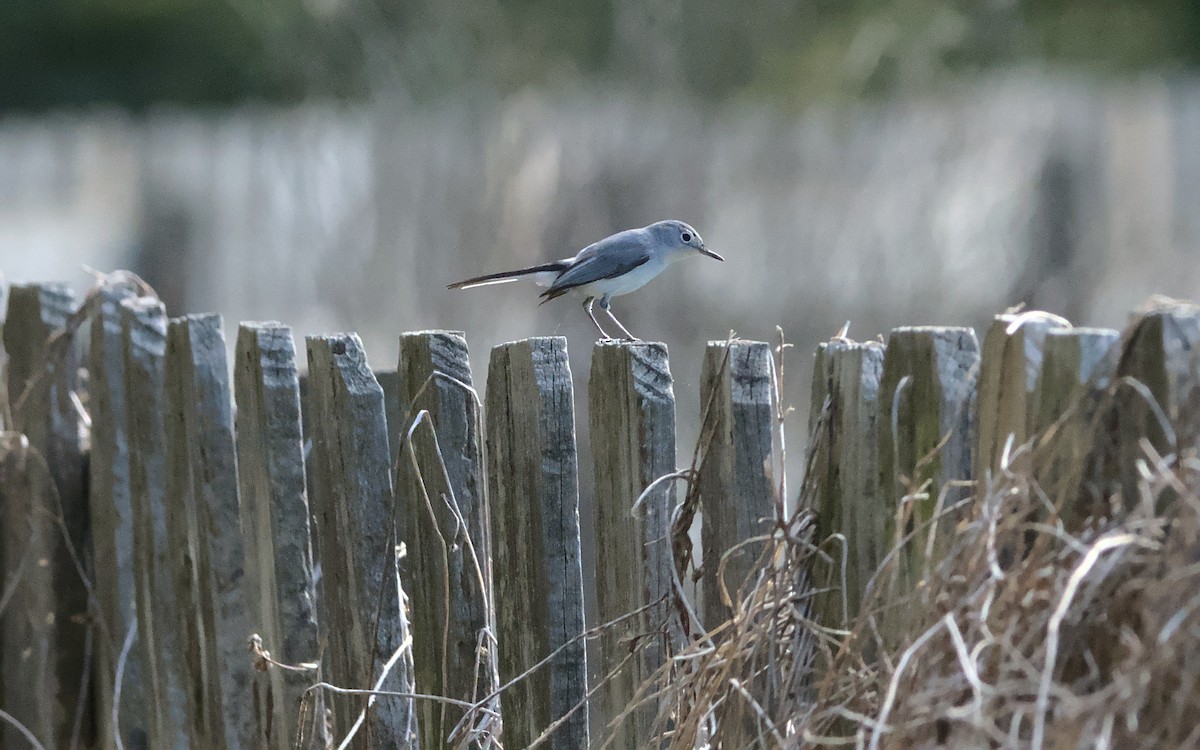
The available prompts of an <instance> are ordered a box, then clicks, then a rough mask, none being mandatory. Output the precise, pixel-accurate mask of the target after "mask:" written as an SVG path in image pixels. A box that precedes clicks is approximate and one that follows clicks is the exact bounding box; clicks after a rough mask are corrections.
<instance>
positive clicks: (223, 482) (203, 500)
mask: <svg viewBox="0 0 1200 750" xmlns="http://www.w3.org/2000/svg"><path fill="white" fill-rule="evenodd" d="M165 383H166V385H165V388H166V393H167V396H168V398H167V415H166V419H167V421H168V425H169V427H168V430H167V439H168V450H169V455H170V462H169V465H168V466H169V469H168V470H169V472H170V473H171V475H172V477H173V479H174V481H173V482H172V483H170V484H169V486H168V503H169V505H168V508H169V511H168V512H169V513H170V512H174V511H178V510H183V511H184V513H185V515H186V521H185V523H186V547H187V549H188V550H189V552H190V559H186V558H185V559H181V558H179V557H177V559H176V562H177V563H180V564H182V565H183V566H184V567H183V568H182V569H179V573H180V576H179V577H178V578H177V584H183V585H187V584H188V583H189V582H188V581H187V580H186V579H187V578H188V577H192V578H193V580H192V581H190V584H191V585H193V586H195V587H197V588H196V592H197V593H198V598H197V600H196V601H195V602H193V605H195V606H196V607H197V608H196V609H188V608H187V607H186V606H185V609H184V613H185V616H187V618H188V619H187V624H186V626H185V630H186V631H187V633H188V638H187V639H186V640H185V644H186V647H187V648H188V649H189V653H188V657H189V658H196V657H199V667H200V669H199V670H198V671H194V672H192V674H191V677H192V679H193V682H192V683H191V686H192V689H193V690H195V691H196V692H197V694H201V693H202V694H204V695H205V699H204V702H203V704H202V705H200V706H197V709H198V711H199V714H198V716H199V717H200V719H201V721H200V722H198V723H197V724H196V729H197V731H198V732H202V733H203V735H204V742H211V743H213V744H212V745H208V746H213V747H222V746H224V747H229V748H236V747H250V746H252V745H253V742H254V737H255V730H254V718H253V702H252V700H251V692H250V659H249V657H248V654H247V648H246V644H247V641H248V639H249V637H250V634H251V633H252V632H253V627H252V625H251V620H250V617H249V609H248V606H247V605H248V602H247V600H246V597H245V591H244V590H243V584H244V581H243V577H244V573H245V559H244V548H243V544H242V535H241V527H240V519H239V513H238V487H237V461H236V458H235V455H234V444H233V418H232V404H231V400H230V389H229V371H228V368H227V362H226V355H225V335H224V332H223V331H222V327H221V318H220V316H218V315H190V316H186V317H183V318H173V319H172V320H171V321H170V324H169V326H168V329H167V352H166V374H165ZM185 476H186V477H187V478H188V479H189V480H190V486H188V485H189V483H188V482H185V481H183V478H184V477H185ZM172 489H174V490H176V491H177V492H179V493H180V494H174V493H172V492H171V490H172ZM188 566H191V567H190V570H189V569H188ZM194 628H195V632H193V629H194ZM196 678H199V682H196V681H195V680H196ZM201 727H204V728H203V730H201ZM195 741H197V742H199V741H200V739H199V737H198V738H197V739H196V740H195Z"/></svg>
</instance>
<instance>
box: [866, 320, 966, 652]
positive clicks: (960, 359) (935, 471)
mask: <svg viewBox="0 0 1200 750" xmlns="http://www.w3.org/2000/svg"><path fill="white" fill-rule="evenodd" d="M978 368H979V344H978V342H977V341H976V339H975V332H974V331H973V330H971V329H970V328H942V327H915V328H897V329H895V330H893V331H892V333H891V336H890V337H889V338H888V344H887V353H886V354H885V355H884V362H883V376H882V380H881V383H880V393H879V406H880V416H881V418H880V421H879V424H878V434H879V496H880V501H881V508H880V511H881V512H882V513H884V514H885V517H886V518H888V519H889V524H888V540H887V545H888V547H889V548H890V547H892V546H894V545H895V544H896V543H897V542H898V541H899V540H901V539H902V538H905V537H906V535H908V534H914V536H913V538H912V541H910V542H908V543H907V545H906V547H905V553H904V554H902V555H900V558H899V565H898V566H897V568H896V570H897V573H898V579H899V580H898V584H899V587H900V588H899V589H898V590H897V593H898V594H901V595H902V594H903V593H904V592H911V591H914V590H915V587H916V586H917V584H918V582H919V581H920V580H921V579H922V577H923V576H924V575H925V573H926V571H925V569H924V565H925V550H926V547H927V545H926V540H927V539H928V537H929V535H930V534H933V535H934V537H935V540H936V539H945V538H947V536H948V535H949V534H950V532H951V531H952V530H953V528H954V524H955V523H956V519H957V518H958V515H957V514H943V513H941V511H942V510H943V509H945V508H950V507H952V506H954V504H955V503H957V502H958V501H960V500H963V499H964V498H965V497H967V496H968V495H969V494H970V490H969V488H967V487H966V486H959V485H956V484H955V483H956V482H963V481H966V480H970V479H972V476H973V475H972V447H973V446H974V444H975V437H974V434H973V427H974V421H975V420H974V408H975V382H976V379H977V377H978ZM926 482H928V485H926ZM917 488H922V491H921V492H920V493H918V494H914V492H915V490H916V489H917ZM935 518H936V519H937V523H936V524H934V523H933V521H934V519H935ZM936 549H937V547H936V546H935V558H936V556H937V552H936ZM893 580H896V579H893ZM901 619H902V618H901ZM900 630H902V628H900Z"/></svg>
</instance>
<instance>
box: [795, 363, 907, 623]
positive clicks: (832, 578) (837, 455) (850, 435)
mask: <svg viewBox="0 0 1200 750" xmlns="http://www.w3.org/2000/svg"><path fill="white" fill-rule="evenodd" d="M884 352H885V347H884V345H883V344H881V343H878V342H874V341H869V342H864V343H859V342H854V341H847V340H835V341H829V342H826V343H823V344H821V345H820V346H819V348H818V350H817V355H816V358H815V362H814V367H813V380H812V393H813V399H812V403H813V410H814V414H813V416H812V418H811V419H810V422H812V423H813V429H814V430H815V429H818V428H819V429H821V430H822V431H823V434H822V435H821V436H820V437H822V438H823V441H824V442H823V444H822V445H821V449H820V454H819V457H818V460H817V461H815V462H814V463H813V464H811V466H812V471H814V472H816V474H815V476H814V480H815V481H816V482H817V488H816V503H815V505H816V507H815V508H814V509H813V510H814V511H815V512H816V513H817V518H818V528H819V533H818V538H820V539H826V538H828V537H829V536H830V535H831V534H841V535H843V536H844V537H845V560H846V567H845V586H846V588H845V605H846V606H845V613H846V614H848V615H849V616H850V617H854V615H855V614H856V613H857V612H858V610H859V606H860V603H861V601H862V596H863V593H864V590H865V587H866V584H867V581H868V580H869V579H870V577H871V575H872V574H873V573H874V572H875V570H876V569H877V567H878V566H879V563H880V562H881V561H882V559H883V555H884V554H886V551H887V548H888V545H887V540H886V539H885V538H884V537H885V535H886V533H887V531H886V529H887V524H886V522H885V513H884V512H882V509H881V507H880V500H879V488H878V483H877V481H876V477H877V476H878V472H879V437H878V430H879V381H880V378H881V376H882V374H883V358H884ZM822 410H824V411H823V415H824V416H823V417H822ZM819 420H820V421H819ZM818 421H819V424H818ZM813 437H814V439H817V438H818V436H817V435H815V434H814V436H813ZM842 550H843V548H842V547H841V546H840V545H837V544H833V543H830V544H828V545H827V547H826V551H827V552H829V554H830V555H831V556H833V557H834V558H835V559H836V564H835V566H834V567H833V568H832V569H831V570H829V571H828V573H829V574H828V575H826V576H824V577H823V578H821V579H818V585H819V586H820V587H837V588H838V589H839V590H840V588H841V586H842V583H843V581H842V575H841V563H842V561H841V553H842ZM841 604H842V600H841V595H840V594H839V595H836V596H834V597H831V598H829V600H828V601H827V602H825V606H826V607H833V609H832V610H828V611H827V612H826V615H825V617H827V618H828V619H827V620H826V621H827V622H829V623H830V624H836V623H840V622H841V618H842V614H843V610H842V606H841ZM837 626H838V627H840V625H837Z"/></svg>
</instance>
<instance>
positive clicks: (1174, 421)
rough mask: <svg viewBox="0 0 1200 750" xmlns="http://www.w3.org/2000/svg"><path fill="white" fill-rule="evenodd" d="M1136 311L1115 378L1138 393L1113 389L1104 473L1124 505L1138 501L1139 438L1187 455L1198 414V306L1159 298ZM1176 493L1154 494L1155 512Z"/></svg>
mask: <svg viewBox="0 0 1200 750" xmlns="http://www.w3.org/2000/svg"><path fill="white" fill-rule="evenodd" d="M1139 313H1140V314H1139V316H1138V318H1137V320H1136V321H1135V323H1134V324H1133V326H1132V328H1131V329H1130V331H1129V334H1128V338H1127V339H1126V341H1125V344H1124V348H1123V349H1122V351H1121V358H1120V361H1119V363H1118V364H1117V370H1116V373H1115V375H1114V378H1116V379H1121V378H1130V379H1132V380H1134V381H1136V382H1138V383H1140V384H1142V386H1144V388H1143V389H1142V392H1138V391H1137V390H1135V389H1134V388H1133V387H1132V386H1130V385H1122V387H1121V389H1120V390H1119V391H1118V394H1117V401H1116V404H1115V423H1116V428H1117V446H1116V455H1115V456H1113V457H1111V458H1110V463H1109V467H1108V476H1109V477H1113V478H1116V479H1117V480H1118V481H1119V484H1120V491H1121V494H1122V496H1123V499H1124V502H1125V506H1126V507H1127V508H1129V507H1133V506H1134V505H1135V504H1136V503H1138V502H1139V501H1140V495H1139V485H1140V483H1141V481H1142V480H1141V472H1140V471H1139V470H1138V467H1137V463H1138V461H1139V460H1141V459H1143V458H1146V457H1147V455H1146V451H1145V449H1144V448H1143V445H1142V440H1143V438H1144V439H1147V440H1148V441H1149V442H1150V444H1151V445H1152V446H1153V447H1154V449H1155V450H1156V451H1157V452H1158V454H1159V455H1160V456H1165V455H1167V454H1175V455H1176V456H1182V455H1187V454H1188V453H1189V452H1191V451H1194V450H1195V449H1196V448H1197V445H1198V444H1200V419H1198V418H1197V413H1196V412H1197V406H1196V404H1197V402H1198V401H1200V374H1198V373H1197V360H1196V356H1195V352H1196V350H1197V349H1198V348H1200V306H1197V305H1193V304H1190V303H1181V302H1174V301H1170V300H1163V301H1156V302H1154V303H1152V305H1151V306H1149V307H1148V308H1146V309H1144V310H1142V311H1139ZM1156 408H1157V410H1158V412H1159V413H1157V414H1156V413H1155V409H1156ZM1160 415H1161V417H1160ZM1164 419H1165V421H1166V422H1168V423H1169V424H1170V425H1171V431H1172V432H1173V433H1174V434H1173V435H1168V434H1166V431H1165V430H1164V428H1163V426H1162V424H1161V423H1162V421H1163V420H1164ZM1112 459H1115V461H1116V464H1115V466H1114V465H1113V464H1112V463H1111V461H1112ZM1176 497H1177V494H1176V493H1175V492H1174V491H1173V490H1171V489H1169V488H1168V489H1166V490H1164V492H1162V493H1161V494H1160V495H1159V496H1158V497H1157V498H1156V501H1157V506H1158V509H1159V511H1160V512H1161V511H1162V510H1163V509H1164V508H1165V507H1167V506H1169V505H1170V503H1171V502H1173V501H1174V499H1175V498H1176Z"/></svg>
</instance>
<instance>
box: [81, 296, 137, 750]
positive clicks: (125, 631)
mask: <svg viewBox="0 0 1200 750" xmlns="http://www.w3.org/2000/svg"><path fill="white" fill-rule="evenodd" d="M130 295H131V292H129V291H127V290H116V289H100V290H99V291H98V292H97V296H96V298H95V301H94V302H95V308H94V312H93V314H92V320H91V332H90V333H91V341H90V346H89V348H88V352H89V357H88V374H89V378H88V412H89V415H90V417H91V420H92V429H91V453H90V457H89V460H88V502H89V512H90V514H91V542H92V565H93V569H94V570H95V571H96V575H95V576H94V589H95V594H96V604H97V610H98V613H97V614H98V617H99V618H100V622H101V623H102V627H101V628H99V632H98V634H97V635H98V636H99V638H98V641H97V643H98V648H97V649H96V663H97V674H96V681H97V717H96V718H97V721H98V723H99V726H100V735H101V739H102V742H103V743H104V744H106V745H111V744H113V736H112V732H113V731H114V727H113V726H112V721H111V718H112V713H113V711H112V705H113V698H114V695H115V691H116V686H115V679H116V671H117V664H118V662H119V660H120V654H121V651H122V649H123V647H124V645H125V642H126V640H127V639H128V638H130V637H136V628H135V626H134V621H135V619H136V611H135V608H134V602H135V598H136V596H135V586H134V578H133V509H132V505H131V500H130V489H129V446H128V431H129V430H128V425H127V419H128V414H127V410H126V404H125V357H124V352H123V345H122V341H121V301H122V300H123V299H125V298H126V297H128V296H130ZM141 665H142V659H141V653H140V651H139V650H138V649H135V648H132V647H131V648H130V649H129V651H128V654H127V656H126V658H125V662H124V667H123V670H122V678H123V679H122V681H121V693H120V694H121V707H120V712H119V715H118V721H120V725H121V726H120V729H121V739H122V744H123V745H125V746H126V747H129V746H136V745H137V744H138V742H139V740H144V738H145V737H146V736H147V727H146V709H145V703H144V697H143V695H142V687H143V684H144V682H145V677H144V675H143V673H142V666H141Z"/></svg>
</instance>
